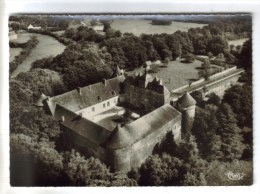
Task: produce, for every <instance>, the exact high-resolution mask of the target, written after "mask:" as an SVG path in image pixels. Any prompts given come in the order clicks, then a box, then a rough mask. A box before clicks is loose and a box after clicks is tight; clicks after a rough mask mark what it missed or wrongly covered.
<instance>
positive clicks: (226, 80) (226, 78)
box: [171, 66, 243, 101]
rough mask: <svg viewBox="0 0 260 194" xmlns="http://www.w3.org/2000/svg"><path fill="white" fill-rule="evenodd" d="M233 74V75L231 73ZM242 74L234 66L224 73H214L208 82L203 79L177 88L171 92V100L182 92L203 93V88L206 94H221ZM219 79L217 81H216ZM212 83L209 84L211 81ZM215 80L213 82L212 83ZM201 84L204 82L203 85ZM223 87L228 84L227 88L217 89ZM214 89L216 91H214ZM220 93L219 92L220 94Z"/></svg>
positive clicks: (175, 98)
mask: <svg viewBox="0 0 260 194" xmlns="http://www.w3.org/2000/svg"><path fill="white" fill-rule="evenodd" d="M232 72H233V73H232ZM242 72H243V70H242V69H241V71H239V70H238V69H237V67H236V66H234V67H232V68H229V69H227V70H225V71H222V72H220V73H216V74H214V75H212V76H210V79H209V81H205V79H204V78H203V79H200V80H198V81H196V82H193V83H192V84H191V85H185V86H182V87H180V88H177V89H175V90H173V91H172V92H171V100H172V101H175V100H177V99H178V98H179V97H180V96H181V95H182V93H183V92H185V91H188V92H193V91H202V92H204V91H203V88H205V87H206V88H207V90H208V92H207V93H209V92H213V91H214V92H215V91H218V93H221V95H222V93H223V90H225V88H226V89H227V88H228V87H230V82H237V80H238V78H239V77H240V74H241V73H242ZM218 78H219V79H218ZM212 80H213V82H210V81H212ZM214 80H215V81H214ZM203 82H205V83H204V84H203ZM223 84H224V85H225V84H229V86H228V87H226V86H225V87H221V88H222V89H217V88H218V87H219V88H220V86H221V85H223ZM215 88H216V89H215ZM220 91H221V92H220Z"/></svg>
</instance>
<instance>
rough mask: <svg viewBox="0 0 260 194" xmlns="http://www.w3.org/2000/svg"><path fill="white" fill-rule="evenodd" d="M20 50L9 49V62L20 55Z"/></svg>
mask: <svg viewBox="0 0 260 194" xmlns="http://www.w3.org/2000/svg"><path fill="white" fill-rule="evenodd" d="M22 50H23V49H22V48H10V55H9V61H10V62H11V61H13V60H14V58H15V57H16V56H17V55H19V54H20V52H21V51H22Z"/></svg>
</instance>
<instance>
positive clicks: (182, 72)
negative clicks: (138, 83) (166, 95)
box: [127, 59, 202, 91]
mask: <svg viewBox="0 0 260 194" xmlns="http://www.w3.org/2000/svg"><path fill="white" fill-rule="evenodd" d="M181 60H182V59H178V60H176V61H171V62H169V64H168V67H165V68H163V67H161V68H160V71H159V72H158V73H151V75H152V77H156V76H157V77H158V78H161V79H162V80H163V84H164V85H165V86H166V87H167V88H168V89H169V90H170V91H172V90H173V89H176V88H179V87H181V86H184V85H187V84H189V79H198V69H196V68H197V67H200V66H201V64H202V62H201V61H198V60H195V61H194V62H193V63H182V62H180V61H181ZM140 71H143V68H139V69H136V70H134V71H130V72H127V73H128V74H131V75H133V74H134V73H135V72H140Z"/></svg>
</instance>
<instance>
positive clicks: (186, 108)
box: [177, 92, 196, 137]
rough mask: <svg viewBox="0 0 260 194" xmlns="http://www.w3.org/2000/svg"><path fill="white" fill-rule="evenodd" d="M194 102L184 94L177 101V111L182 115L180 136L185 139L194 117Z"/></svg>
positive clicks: (186, 93) (188, 95)
mask: <svg viewBox="0 0 260 194" xmlns="http://www.w3.org/2000/svg"><path fill="white" fill-rule="evenodd" d="M195 108H196V101H195V100H194V98H193V97H192V96H191V95H190V94H189V93H188V92H185V94H183V95H182V96H181V97H180V98H179V99H178V101H177V109H178V110H179V111H180V112H181V113H182V134H183V136H184V137H185V135H186V134H187V133H189V132H190V131H191V128H192V126H193V122H194V117H195Z"/></svg>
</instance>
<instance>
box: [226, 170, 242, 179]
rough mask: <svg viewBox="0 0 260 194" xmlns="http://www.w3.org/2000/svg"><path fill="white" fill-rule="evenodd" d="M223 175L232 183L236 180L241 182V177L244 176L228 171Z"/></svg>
mask: <svg viewBox="0 0 260 194" xmlns="http://www.w3.org/2000/svg"><path fill="white" fill-rule="evenodd" d="M225 175H226V176H227V177H228V179H229V180H232V181H237V180H242V179H243V177H244V176H245V175H246V174H245V173H243V172H242V173H239V172H238V173H233V172H232V171H229V172H227V173H225Z"/></svg>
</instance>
